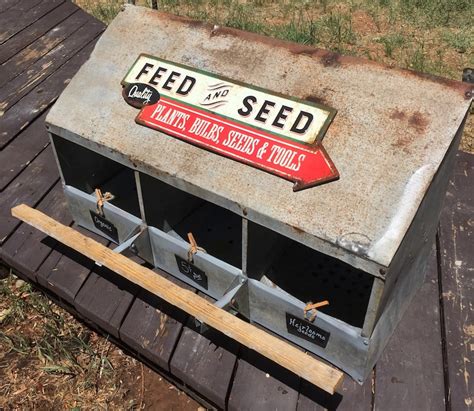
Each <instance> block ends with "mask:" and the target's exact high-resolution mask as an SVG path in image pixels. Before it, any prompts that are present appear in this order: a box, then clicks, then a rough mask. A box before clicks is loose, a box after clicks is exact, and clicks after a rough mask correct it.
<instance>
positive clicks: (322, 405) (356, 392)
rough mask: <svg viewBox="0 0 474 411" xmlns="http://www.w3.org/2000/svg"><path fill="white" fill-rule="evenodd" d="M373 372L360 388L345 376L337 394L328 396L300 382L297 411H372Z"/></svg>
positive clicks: (306, 383) (305, 382)
mask: <svg viewBox="0 0 474 411" xmlns="http://www.w3.org/2000/svg"><path fill="white" fill-rule="evenodd" d="M372 379H373V372H372V374H371V375H369V377H368V378H367V380H366V381H365V382H364V384H363V385H362V386H361V385H359V384H358V383H357V382H356V381H354V380H353V379H352V378H351V377H349V376H348V375H346V376H345V377H344V381H343V382H342V385H341V387H340V388H339V389H338V390H337V393H336V394H334V395H330V394H328V393H327V392H324V391H323V390H321V389H319V388H318V387H315V386H314V385H312V384H310V383H308V382H307V381H304V380H302V381H301V386H300V389H299V398H298V406H297V410H298V411H303V410H304V411H310V410H314V411H319V410H325V409H328V410H335V409H337V410H338V411H346V410H347V411H352V410H354V411H369V410H372V403H373V394H372V388H373V387H372V384H373V380H372Z"/></svg>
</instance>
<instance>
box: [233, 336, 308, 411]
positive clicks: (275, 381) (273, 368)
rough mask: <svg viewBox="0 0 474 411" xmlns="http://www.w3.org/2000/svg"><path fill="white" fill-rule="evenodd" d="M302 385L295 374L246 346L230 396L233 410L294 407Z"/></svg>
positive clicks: (238, 363)
mask: <svg viewBox="0 0 474 411" xmlns="http://www.w3.org/2000/svg"><path fill="white" fill-rule="evenodd" d="M274 338H276V337H274ZM295 349H297V348H295ZM300 352H301V353H302V354H303V352H302V351H300ZM304 355H306V354H304ZM308 358H311V357H309V356H308ZM299 385H300V379H299V378H298V377H297V376H296V375H295V374H293V373H291V372H289V371H288V370H286V369H284V368H283V367H281V366H279V365H278V364H275V363H274V362H273V361H269V360H268V359H267V358H265V357H263V356H261V355H259V354H258V353H256V352H255V351H251V350H249V349H247V348H244V347H242V349H241V351H240V353H239V359H238V361H237V369H236V372H235V377H234V381H233V383H232V388H231V392H230V395H229V404H228V406H229V410H236V411H237V410H254V409H255V410H277V409H278V410H294V409H296V405H297V402H298V388H299ZM313 387H314V386H313Z"/></svg>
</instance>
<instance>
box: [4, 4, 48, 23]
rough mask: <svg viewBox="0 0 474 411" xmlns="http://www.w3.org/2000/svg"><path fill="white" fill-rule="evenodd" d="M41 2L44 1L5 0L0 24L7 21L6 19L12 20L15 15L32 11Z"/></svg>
mask: <svg viewBox="0 0 474 411" xmlns="http://www.w3.org/2000/svg"><path fill="white" fill-rule="evenodd" d="M42 1H44V0H23V1H18V0H7V1H6V3H7V4H6V7H5V8H4V9H3V12H2V14H1V16H0V24H2V23H4V22H5V21H8V19H11V18H12V17H13V18H14V17H15V15H18V14H19V13H22V12H25V11H28V10H30V9H32V8H33V7H35V6H37V5H38V4H40V3H41V2H42ZM12 3H13V4H12Z"/></svg>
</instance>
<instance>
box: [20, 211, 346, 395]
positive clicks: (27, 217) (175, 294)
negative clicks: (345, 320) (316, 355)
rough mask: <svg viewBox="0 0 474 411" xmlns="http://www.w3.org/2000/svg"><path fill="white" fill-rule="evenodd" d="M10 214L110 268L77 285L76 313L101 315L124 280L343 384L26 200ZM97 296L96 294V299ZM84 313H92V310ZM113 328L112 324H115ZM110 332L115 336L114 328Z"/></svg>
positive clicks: (300, 370) (273, 356)
mask: <svg viewBox="0 0 474 411" xmlns="http://www.w3.org/2000/svg"><path fill="white" fill-rule="evenodd" d="M11 212H12V216H14V217H16V218H18V219H19V220H21V221H23V222H26V223H28V224H30V225H32V226H33V227H35V228H37V229H39V230H40V231H42V232H44V233H45V234H47V235H49V236H50V237H52V238H54V239H55V240H57V241H59V242H61V243H63V244H64V245H67V246H69V247H71V248H74V249H75V250H77V251H78V252H80V253H81V254H83V255H85V256H87V257H89V258H90V259H91V260H93V261H96V262H97V263H99V264H101V265H102V266H103V267H105V268H107V269H108V270H110V271H111V272H110V273H109V272H103V273H102V275H101V276H98V278H97V280H95V282H94V286H93V287H92V286H91V287H90V288H89V289H88V290H87V292H85V291H84V289H85V288H86V286H84V287H83V288H82V289H81V291H80V292H79V294H81V292H83V291H84V294H83V296H84V299H85V300H86V301H87V304H86V305H84V304H80V305H78V304H77V299H78V298H79V295H78V297H77V298H76V304H75V305H76V308H77V310H78V311H79V312H82V310H88V309H89V307H91V306H94V304H96V303H97V306H98V307H100V308H101V311H100V312H101V313H103V310H105V309H108V308H107V306H105V305H103V300H104V299H105V297H104V295H103V294H104V290H105V289H106V287H109V286H110V287H111V288H113V287H118V288H122V287H123V288H124V289H125V288H129V289H130V288H131V287H130V286H129V287H126V285H125V283H124V284H122V280H128V281H130V282H131V283H133V284H135V285H137V286H139V287H142V288H144V289H146V290H148V291H150V292H151V293H153V294H155V295H157V296H159V297H160V298H163V299H164V300H166V301H168V302H169V303H170V304H172V305H174V306H176V307H178V308H179V309H182V310H184V311H186V312H188V313H189V314H190V315H192V316H194V317H195V318H196V319H198V320H199V321H201V322H203V323H205V324H207V325H209V326H210V327H212V328H213V329H215V330H219V331H220V332H222V333H223V334H225V335H226V336H229V337H230V338H232V339H233V340H236V341H239V342H240V343H242V344H244V345H245V346H247V347H249V348H251V349H252V350H255V351H257V352H258V353H260V354H262V355H264V356H265V357H267V358H268V359H270V360H272V361H275V362H276V363H278V364H280V365H281V366H283V367H285V368H286V369H288V370H290V371H292V372H294V373H295V374H297V375H299V376H300V377H302V378H304V379H306V380H307V381H309V382H311V383H312V384H314V385H316V386H318V387H320V388H322V389H324V390H325V391H327V392H329V393H331V394H333V393H334V391H335V390H336V389H337V388H338V387H339V385H340V383H341V382H342V379H343V374H342V373H341V372H340V371H339V370H337V369H335V368H333V367H330V366H328V365H326V364H324V363H323V362H321V361H319V360H317V359H313V358H311V357H309V356H308V355H306V354H305V353H304V352H302V351H301V350H299V349H297V348H294V347H293V346H292V345H290V344H288V343H286V342H284V341H282V340H280V339H279V338H276V337H273V336H272V335H270V334H268V333H266V332H265V331H262V330H260V329H259V328H257V327H255V326H253V325H252V324H249V323H247V322H245V321H243V320H241V319H239V318H238V317H236V316H234V315H232V314H230V313H228V312H226V311H224V310H222V309H220V308H218V307H216V306H215V305H213V304H211V303H210V302H208V301H207V300H206V299H204V298H202V297H199V296H197V295H196V294H194V293H192V292H190V291H189V290H185V289H183V288H182V287H179V286H177V285H176V284H174V283H172V282H171V281H169V280H167V279H165V278H162V277H159V276H156V275H154V274H153V272H152V271H151V270H150V269H147V268H145V267H142V266H141V265H139V264H137V263H135V262H134V261H132V260H131V259H129V258H127V257H125V256H123V255H121V254H117V253H114V252H113V251H112V250H109V249H108V248H106V247H104V246H103V245H102V244H100V243H98V242H97V241H94V240H93V239H91V238H89V237H86V236H84V235H82V234H81V233H79V232H78V231H76V230H74V229H71V228H70V227H67V226H65V225H63V224H61V223H59V222H57V221H55V220H53V219H52V218H50V217H48V216H47V215H46V214H44V213H42V212H41V211H39V210H35V209H34V208H31V207H29V206H27V205H25V204H20V205H18V206H15V207H14V208H12V210H11ZM115 273H117V274H118V276H120V279H115V278H114V276H113V275H115ZM112 274H113V275H112ZM103 276H107V277H109V278H107V280H108V283H104V282H103V281H102V278H103ZM91 277H92V274H91V275H90V276H89V278H88V280H87V282H88V283H89V282H90V280H91ZM101 287H103V288H104V290H102V291H103V293H102V298H101V301H98V300H99V293H98V292H97V289H100V288H101ZM108 290H109V289H107V291H108ZM96 294H97V297H95V295H96ZM96 300H97V301H96ZM116 301H117V299H115V300H111V301H110V303H111V304H114V303H115V302H116ZM127 308H128V307H127ZM120 309H121V306H120V307H119V306H116V308H115V310H114V311H113V313H112V315H113V314H114V313H115V312H117V311H118V310H120ZM86 312H87V311H86ZM87 313H88V314H89V315H95V313H94V311H90V312H87ZM93 320H94V321H95V322H98V321H102V320H103V317H100V316H99V317H97V318H94V317H93ZM109 320H110V318H109ZM112 326H113V327H114V326H115V324H113V325H112ZM114 331H115V330H114ZM111 333H112V334H113V335H115V334H114V333H113V332H111Z"/></svg>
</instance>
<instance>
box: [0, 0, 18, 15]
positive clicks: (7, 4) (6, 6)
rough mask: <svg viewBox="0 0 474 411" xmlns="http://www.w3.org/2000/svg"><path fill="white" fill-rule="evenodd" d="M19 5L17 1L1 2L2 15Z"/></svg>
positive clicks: (5, 0)
mask: <svg viewBox="0 0 474 411" xmlns="http://www.w3.org/2000/svg"><path fill="white" fill-rule="evenodd" d="M16 3H17V0H2V1H1V2H0V13H3V12H5V11H7V10H8V9H9V8H11V7H13V6H14V5H15V4H16Z"/></svg>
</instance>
